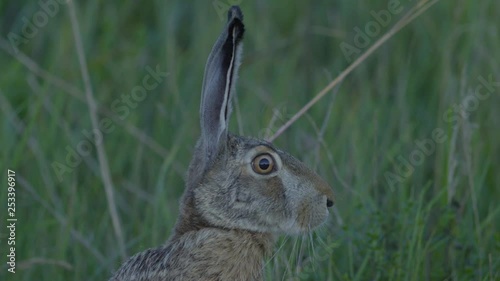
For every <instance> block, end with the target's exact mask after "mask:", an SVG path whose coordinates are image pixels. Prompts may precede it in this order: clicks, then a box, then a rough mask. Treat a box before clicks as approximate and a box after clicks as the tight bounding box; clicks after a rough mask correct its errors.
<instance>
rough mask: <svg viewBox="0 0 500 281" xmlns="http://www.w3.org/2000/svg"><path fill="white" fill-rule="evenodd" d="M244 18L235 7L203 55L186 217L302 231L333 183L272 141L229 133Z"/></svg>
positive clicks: (321, 217) (318, 219)
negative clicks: (198, 132) (198, 124)
mask: <svg viewBox="0 0 500 281" xmlns="http://www.w3.org/2000/svg"><path fill="white" fill-rule="evenodd" d="M242 21H243V15H242V13H241V11H240V9H239V8H238V7H232V8H231V9H230V11H229V15H228V23H227V24H226V26H225V28H224V31H223V32H222V34H221V35H220V36H219V38H218V40H217V42H216V43H215V45H214V47H213V49H212V52H211V54H210V56H209V58H208V61H207V65H206V69H205V77H204V81H203V90H202V97H201V108H200V115H201V137H200V140H199V141H198V144H197V148H196V151H195V154H194V157H193V160H192V162H191V166H190V170H189V173H188V177H187V187H188V190H187V192H186V197H185V205H184V208H185V209H189V210H184V212H187V213H189V215H191V216H192V217H194V218H192V220H195V221H197V222H201V223H202V224H203V225H209V226H216V227H221V228H227V229H245V230H251V231H256V232H270V233H300V232H305V231H309V230H311V229H312V228H314V227H317V226H318V225H320V224H321V223H323V222H324V221H325V220H326V218H327V216H328V207H331V206H332V205H333V200H334V199H333V193H332V191H331V188H330V186H329V185H328V184H327V183H326V182H325V181H324V180H323V179H321V178H320V177H319V176H318V175H317V174H316V173H314V172H313V171H312V170H310V169H309V168H308V167H306V166H305V165H304V164H303V163H301V162H300V161H298V160H297V159H295V158H294V157H292V156H290V155H289V154H287V153H286V152H283V151H281V150H279V149H277V148H275V147H274V146H273V145H272V144H270V143H268V142H266V141H263V140H258V139H251V138H246V137H241V136H237V135H234V134H231V133H228V121H229V116H230V113H231V102H230V101H231V97H232V95H233V94H234V85H235V82H236V78H237V72H238V67H239V64H240V57H241V48H242V45H241V40H242V37H243V33H244V26H243V22H242Z"/></svg>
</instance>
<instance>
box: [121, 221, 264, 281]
mask: <svg viewBox="0 0 500 281" xmlns="http://www.w3.org/2000/svg"><path fill="white" fill-rule="evenodd" d="M269 244H271V245H272V241H271V240H270V239H268V237H265V238H264V239H263V238H262V237H261V236H260V235H258V234H252V233H247V232H242V231H237V230H221V229H216V228H209V229H202V230H199V231H196V232H188V233H185V234H184V235H182V236H180V237H179V238H178V239H177V240H173V241H170V242H169V243H168V244H166V245H164V246H162V247H158V248H152V249H148V250H146V251H143V252H141V253H138V254H136V255H134V256H133V257H132V258H130V259H129V260H128V261H127V262H126V263H125V264H124V265H123V266H122V267H121V269H120V270H118V272H117V273H116V275H115V277H114V278H115V279H112V280H134V281H135V280H137V281H146V280H148V281H150V280H155V281H156V280H158V281H160V280H201V279H203V280H243V279H238V278H240V277H245V278H248V277H249V276H252V277H253V278H250V280H259V279H260V276H261V273H262V259H263V257H264V256H265V254H266V252H267V251H268V247H269ZM245 278H244V279H245Z"/></svg>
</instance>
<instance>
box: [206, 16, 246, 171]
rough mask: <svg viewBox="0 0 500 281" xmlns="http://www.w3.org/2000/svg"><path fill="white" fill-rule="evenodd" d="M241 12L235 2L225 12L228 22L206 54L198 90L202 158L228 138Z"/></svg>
mask: <svg viewBox="0 0 500 281" xmlns="http://www.w3.org/2000/svg"><path fill="white" fill-rule="evenodd" d="M244 31H245V29H244V25H243V14H242V13H241V10H240V8H239V7H237V6H233V7H231V9H230V10H229V12H228V22H227V24H226V26H225V27H224V31H222V34H221V35H220V36H219V38H218V39H217V41H216V42H215V45H214V46H213V48H212V52H211V53H210V56H209V57H208V61H207V65H206V66H205V76H204V78H203V89H202V93H201V106H200V118H201V120H200V121H201V138H202V142H203V147H204V150H205V151H204V152H205V157H206V158H205V160H206V161H207V163H208V162H211V161H213V160H214V158H215V156H216V155H217V153H218V151H219V149H221V148H222V147H223V146H225V144H226V141H227V130H228V120H229V115H230V113H231V96H232V94H233V92H234V84H235V82H236V78H237V75H238V68H239V64H240V58H241V49H242V44H241V39H242V38H243V33H244Z"/></svg>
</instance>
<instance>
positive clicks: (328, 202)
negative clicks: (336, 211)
mask: <svg viewBox="0 0 500 281" xmlns="http://www.w3.org/2000/svg"><path fill="white" fill-rule="evenodd" d="M326 206H327V207H328V208H330V207H332V206H333V201H332V200H330V199H326Z"/></svg>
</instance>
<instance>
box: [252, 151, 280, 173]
mask: <svg viewBox="0 0 500 281" xmlns="http://www.w3.org/2000/svg"><path fill="white" fill-rule="evenodd" d="M274 164H275V162H274V158H273V157H272V156H271V154H269V153H263V154H259V155H257V156H256V157H255V158H254V159H253V161H252V169H253V171H254V172H256V173H257V174H261V175H267V174H269V173H271V172H272V171H274Z"/></svg>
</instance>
